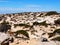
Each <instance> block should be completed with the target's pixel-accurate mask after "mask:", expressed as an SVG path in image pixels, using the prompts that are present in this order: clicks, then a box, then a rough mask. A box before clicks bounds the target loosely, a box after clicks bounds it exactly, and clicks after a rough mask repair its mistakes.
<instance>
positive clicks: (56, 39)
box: [51, 37, 60, 41]
mask: <svg viewBox="0 0 60 45" xmlns="http://www.w3.org/2000/svg"><path fill="white" fill-rule="evenodd" d="M51 40H54V41H60V37H56V38H53V39H51Z"/></svg>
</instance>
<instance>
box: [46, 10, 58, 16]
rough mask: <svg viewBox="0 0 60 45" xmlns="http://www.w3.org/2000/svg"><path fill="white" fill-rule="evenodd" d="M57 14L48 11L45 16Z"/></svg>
mask: <svg viewBox="0 0 60 45" xmlns="http://www.w3.org/2000/svg"><path fill="white" fill-rule="evenodd" d="M57 14H58V13H57V12H56V11H50V12H47V14H46V15H45V16H50V15H57Z"/></svg>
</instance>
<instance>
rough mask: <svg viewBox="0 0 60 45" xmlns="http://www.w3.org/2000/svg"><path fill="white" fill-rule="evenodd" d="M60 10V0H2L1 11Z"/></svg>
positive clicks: (0, 2)
mask: <svg viewBox="0 0 60 45" xmlns="http://www.w3.org/2000/svg"><path fill="white" fill-rule="evenodd" d="M42 11H45V12H46V11H57V12H60V0H0V13H2V14H3V13H18V12H42Z"/></svg>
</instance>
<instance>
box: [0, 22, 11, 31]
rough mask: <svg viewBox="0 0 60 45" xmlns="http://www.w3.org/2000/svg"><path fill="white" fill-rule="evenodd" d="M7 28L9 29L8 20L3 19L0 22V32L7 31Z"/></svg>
mask: <svg viewBox="0 0 60 45" xmlns="http://www.w3.org/2000/svg"><path fill="white" fill-rule="evenodd" d="M8 29H11V25H9V23H8V22H6V21H4V22H3V23H1V24H0V32H7V31H8Z"/></svg>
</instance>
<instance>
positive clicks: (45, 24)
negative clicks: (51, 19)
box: [33, 21, 48, 26]
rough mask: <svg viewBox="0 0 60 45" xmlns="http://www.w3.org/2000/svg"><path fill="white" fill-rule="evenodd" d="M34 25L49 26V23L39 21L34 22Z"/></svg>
mask: <svg viewBox="0 0 60 45" xmlns="http://www.w3.org/2000/svg"><path fill="white" fill-rule="evenodd" d="M33 25H43V26H47V25H48V24H47V23H46V21H44V22H41V23H38V22H34V23H33Z"/></svg>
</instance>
